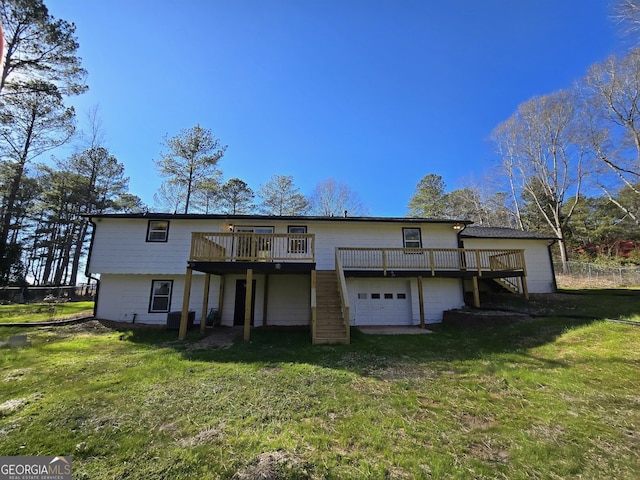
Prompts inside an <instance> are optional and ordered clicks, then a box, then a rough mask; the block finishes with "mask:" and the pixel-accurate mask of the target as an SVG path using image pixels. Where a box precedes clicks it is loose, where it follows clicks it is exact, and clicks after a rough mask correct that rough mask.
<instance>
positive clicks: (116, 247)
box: [87, 213, 548, 343]
mask: <svg viewBox="0 0 640 480" xmlns="http://www.w3.org/2000/svg"><path fill="white" fill-rule="evenodd" d="M90 220H91V222H92V224H93V227H94V228H93V239H92V243H91V249H90V254H89V261H88V265H87V272H88V273H89V274H91V275H97V274H99V276H100V288H99V294H98V299H97V303H96V316H97V317H99V318H104V319H109V320H116V321H123V322H139V323H155V324H165V322H167V317H168V315H178V316H179V318H180V319H181V321H180V331H179V336H180V338H184V336H185V334H186V330H187V322H188V319H189V317H190V316H191V317H195V319H199V320H200V325H201V329H203V330H204V329H205V328H206V317H207V315H208V314H209V312H212V311H213V312H217V313H216V315H215V316H216V317H217V319H218V321H219V323H220V324H221V325H226V326H232V325H240V326H243V327H244V332H245V338H249V335H250V331H251V327H252V326H254V327H259V326H295V325H308V326H309V327H310V331H311V337H312V341H313V342H314V343H333V342H344V343H348V342H349V330H350V329H349V327H350V326H353V325H420V326H424V325H426V324H429V323H436V322H440V321H441V320H442V314H443V312H444V311H445V310H448V309H452V308H458V307H461V306H463V305H464V289H465V288H466V287H465V285H466V286H467V288H469V289H470V291H471V292H472V294H473V302H474V303H475V304H479V302H480V287H479V285H481V280H483V279H486V278H492V279H501V278H504V279H508V281H509V282H510V284H511V289H512V290H513V291H514V292H518V293H521V294H524V295H527V294H528V293H527V282H526V279H525V276H526V275H527V265H526V262H525V258H526V257H527V254H526V253H525V251H524V250H523V249H522V247H519V243H518V241H519V239H517V238H510V239H506V238H505V239H504V240H505V242H504V245H500V246H498V242H497V241H496V242H494V241H493V240H491V241H488V242H487V241H485V240H486V239H484V238H482V237H478V236H464V237H463V236H462V235H460V234H461V232H462V233H464V232H465V231H466V230H467V229H468V228H469V227H467V225H468V224H469V222H466V221H459V220H430V219H419V218H379V217H375V218H374V217H302V216H290V217H288V216H262V215H194V214H182V215H181V214H173V215H171V214H159V213H146V214H104V215H93V216H91V217H90ZM501 240H502V239H501ZM520 240H524V239H520ZM529 240H531V239H529V238H527V239H526V242H529ZM536 241H537V240H536ZM463 242H464V245H463ZM526 245H529V243H526ZM461 247H464V248H461ZM535 258H537V257H535ZM535 258H533V260H535ZM530 283H531V282H530ZM534 285H535V286H536V288H537V286H538V283H537V282H536V283H535V284H534ZM547 286H548V285H547ZM176 312H180V313H176Z"/></svg>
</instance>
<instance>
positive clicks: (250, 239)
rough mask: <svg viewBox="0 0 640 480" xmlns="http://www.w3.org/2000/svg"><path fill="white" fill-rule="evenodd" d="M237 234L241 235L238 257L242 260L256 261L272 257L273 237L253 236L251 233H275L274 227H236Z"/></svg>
mask: <svg viewBox="0 0 640 480" xmlns="http://www.w3.org/2000/svg"><path fill="white" fill-rule="evenodd" d="M234 231H235V232H237V233H240V234H246V235H240V237H238V246H237V251H236V255H237V257H238V258H240V259H246V260H254V259H256V258H257V259H261V260H264V259H267V258H269V257H270V256H271V237H269V236H268V235H266V236H260V235H258V236H253V235H250V234H251V233H257V234H265V233H267V234H268V233H273V227H238V226H237V227H235V229H234Z"/></svg>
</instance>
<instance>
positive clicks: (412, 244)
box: [402, 228, 422, 248]
mask: <svg viewBox="0 0 640 480" xmlns="http://www.w3.org/2000/svg"><path fill="white" fill-rule="evenodd" d="M402 239H403V242H404V248H422V235H421V234H420V229H419V228H403V229H402Z"/></svg>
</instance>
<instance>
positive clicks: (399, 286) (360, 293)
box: [355, 279, 412, 325]
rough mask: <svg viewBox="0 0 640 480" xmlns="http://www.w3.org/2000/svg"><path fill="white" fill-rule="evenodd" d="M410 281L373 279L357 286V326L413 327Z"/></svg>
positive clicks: (362, 281) (360, 282) (361, 282)
mask: <svg viewBox="0 0 640 480" xmlns="http://www.w3.org/2000/svg"><path fill="white" fill-rule="evenodd" d="M410 294H411V289H410V284H409V281H404V280H397V279H396V280H386V279H375V280H373V279H371V280H361V281H359V282H358V285H357V298H356V301H355V307H356V312H355V324H356V325H411V324H412V320H411V295H410Z"/></svg>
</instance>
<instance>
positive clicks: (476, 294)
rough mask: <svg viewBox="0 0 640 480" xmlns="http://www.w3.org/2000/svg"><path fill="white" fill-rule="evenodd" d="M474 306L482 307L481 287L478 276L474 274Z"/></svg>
mask: <svg viewBox="0 0 640 480" xmlns="http://www.w3.org/2000/svg"><path fill="white" fill-rule="evenodd" d="M473 306H474V307H476V308H480V287H479V286H478V277H476V276H475V275H474V276H473Z"/></svg>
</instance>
